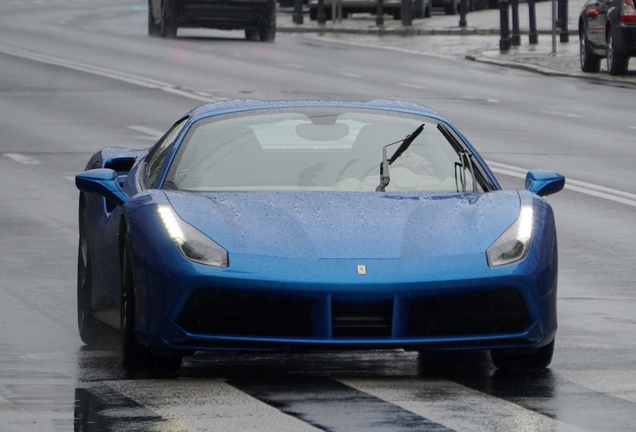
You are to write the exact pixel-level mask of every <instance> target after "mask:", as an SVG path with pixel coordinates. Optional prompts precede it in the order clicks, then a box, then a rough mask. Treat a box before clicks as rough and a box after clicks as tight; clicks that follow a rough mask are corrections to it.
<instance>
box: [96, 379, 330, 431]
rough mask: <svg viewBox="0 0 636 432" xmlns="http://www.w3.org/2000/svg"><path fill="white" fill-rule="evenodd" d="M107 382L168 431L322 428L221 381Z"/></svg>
mask: <svg viewBox="0 0 636 432" xmlns="http://www.w3.org/2000/svg"><path fill="white" fill-rule="evenodd" d="M105 384H107V385H108V386H110V387H111V388H113V389H115V390H116V391H118V392H120V393H122V394H123V395H125V396H127V397H129V398H130V399H132V400H134V401H136V402H137V403H139V404H141V405H143V406H144V407H145V408H148V409H150V410H152V411H154V412H155V413H157V414H158V415H160V416H161V417H163V418H164V419H165V420H167V421H168V423H169V425H168V427H166V428H165V430H179V431H181V430H187V431H204V430H205V431H222V432H226V431H237V432H240V431H260V430H271V431H277V432H285V431H290V432H296V431H298V432H304V431H307V432H316V431H318V430H319V429H317V428H314V427H313V426H311V425H309V424H308V423H305V422H303V421H301V420H298V419H297V418H295V417H292V416H290V415H287V414H285V413H283V412H281V411H279V410H278V409H276V408H273V407H271V406H269V405H267V404H265V403H264V402H261V401H259V400H258V399H255V398H253V397H251V396H249V395H248V394H246V393H243V392H242V391H240V390H238V389H236V388H234V387H232V386H230V385H228V384H226V383H225V382H224V381H222V380H216V379H211V380H202V379H197V380H190V379H176V380H127V381H106V382H105Z"/></svg>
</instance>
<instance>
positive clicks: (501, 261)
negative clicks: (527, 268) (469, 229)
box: [486, 205, 534, 267]
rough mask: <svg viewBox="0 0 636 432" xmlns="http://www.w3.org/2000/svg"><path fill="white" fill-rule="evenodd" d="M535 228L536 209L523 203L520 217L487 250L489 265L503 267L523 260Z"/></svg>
mask: <svg viewBox="0 0 636 432" xmlns="http://www.w3.org/2000/svg"><path fill="white" fill-rule="evenodd" d="M533 230H534V211H533V209H532V206H531V205H522V206H521V210H520V211H519V218H518V219H517V221H516V222H515V223H514V224H512V226H511V227H510V228H508V229H507V230H506V232H505V233H503V234H502V235H501V236H500V237H499V238H498V239H497V241H495V242H494V243H493V244H492V246H490V247H489V248H488V250H487V251H486V256H487V257H488V265H489V266H490V267H501V266H504V265H507V264H512V263H514V262H517V261H521V260H522V259H524V258H525V257H526V255H527V254H528V249H529V248H530V240H532V232H533Z"/></svg>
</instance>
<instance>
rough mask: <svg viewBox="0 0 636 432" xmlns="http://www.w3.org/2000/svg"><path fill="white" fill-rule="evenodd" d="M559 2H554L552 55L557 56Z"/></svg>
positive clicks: (553, 0)
mask: <svg viewBox="0 0 636 432" xmlns="http://www.w3.org/2000/svg"><path fill="white" fill-rule="evenodd" d="M556 18H557V0H552V55H556V53H557V49H556V23H557V19H556Z"/></svg>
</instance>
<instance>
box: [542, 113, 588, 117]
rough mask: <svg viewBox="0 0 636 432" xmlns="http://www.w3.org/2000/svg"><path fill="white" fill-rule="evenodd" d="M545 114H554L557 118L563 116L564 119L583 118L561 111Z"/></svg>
mask: <svg viewBox="0 0 636 432" xmlns="http://www.w3.org/2000/svg"><path fill="white" fill-rule="evenodd" d="M543 112H544V113H546V114H552V115H557V116H562V117H570V118H583V116H582V115H578V114H569V113H565V112H560V111H543Z"/></svg>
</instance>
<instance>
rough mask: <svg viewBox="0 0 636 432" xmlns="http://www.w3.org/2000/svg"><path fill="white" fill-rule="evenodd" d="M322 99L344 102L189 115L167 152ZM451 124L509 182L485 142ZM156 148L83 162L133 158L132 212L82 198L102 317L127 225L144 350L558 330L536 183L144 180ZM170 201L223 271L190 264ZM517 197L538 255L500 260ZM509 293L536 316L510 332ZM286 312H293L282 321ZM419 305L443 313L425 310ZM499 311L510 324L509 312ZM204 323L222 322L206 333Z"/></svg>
mask: <svg viewBox="0 0 636 432" xmlns="http://www.w3.org/2000/svg"><path fill="white" fill-rule="evenodd" d="M321 104H324V106H333V105H335V103H334V102H320V101H302V102H296V101H283V102H260V101H251V100H247V101H231V102H221V103H215V104H209V105H205V106H203V107H200V108H197V109H195V110H193V111H191V112H190V113H189V114H188V115H187V117H188V124H187V125H186V126H185V127H184V128H183V130H182V131H181V132H180V134H179V137H177V139H176V141H175V145H174V148H173V149H172V150H171V154H170V156H169V157H168V160H170V159H171V158H173V157H174V155H175V153H176V151H177V149H178V146H179V144H180V142H181V140H182V139H183V136H184V135H185V133H186V132H187V129H188V128H189V126H190V125H191V124H192V123H195V122H196V121H198V120H200V119H202V118H206V117H210V116H214V115H219V114H227V113H232V112H240V111H247V110H256V109H268V108H276V107H279V108H280V107H285V108H287V107H295V106H321ZM339 104H341V105H342V106H348V107H349V106H351V107H361V108H367V109H379V110H391V111H396V112H406V113H411V114H421V115H425V116H429V117H432V118H434V119H436V120H438V121H440V122H444V123H446V124H448V125H449V126H450V124H449V123H448V122H447V121H446V120H445V119H443V118H442V117H441V116H440V115H439V114H438V113H436V112H434V111H432V110H430V109H427V108H424V107H421V106H418V105H414V104H408V103H398V102H391V101H371V102H368V103H356V102H341V103H339ZM451 127H452V126H451ZM453 130H454V131H455V132H456V133H457V135H458V136H459V137H460V138H461V139H462V140H464V141H465V144H466V146H468V147H469V148H470V149H471V150H472V151H473V152H474V154H475V158H476V159H477V161H478V163H480V164H481V165H483V166H484V170H485V172H487V173H488V175H489V176H490V177H491V180H492V183H493V184H494V185H495V187H496V188H497V189H500V187H499V185H498V183H497V182H496V179H495V178H494V176H493V175H492V173H491V172H490V171H489V169H488V168H487V166H486V165H485V163H484V162H483V160H482V159H481V158H480V157H479V155H478V154H477V152H476V151H475V150H474V149H473V148H472V147H471V146H470V144H469V143H468V142H467V141H466V140H465V138H464V137H463V136H462V135H461V134H460V133H459V132H458V131H456V130H455V129H454V128H453ZM146 154H147V151H145V150H144V151H136V150H129V149H121V148H114V147H109V148H105V149H102V150H100V151H99V152H98V153H96V154H95V155H94V156H93V158H91V160H90V161H89V164H88V165H87V169H91V168H104V167H109V166H110V167H113V169H116V168H118V167H119V168H122V169H121V170H120V171H118V172H120V173H121V180H122V187H123V190H124V191H125V192H126V193H127V194H128V195H129V196H130V197H131V198H130V200H129V201H128V202H127V203H125V204H124V205H122V206H116V207H113V206H110V207H109V206H108V203H107V202H106V201H105V200H104V199H103V198H100V197H95V196H91V195H88V194H83V195H82V196H81V201H80V207H81V209H82V206H83V211H84V212H85V216H84V222H83V223H84V224H85V229H84V231H83V232H84V233H85V235H86V236H87V238H88V242H89V244H90V245H91V259H92V263H93V292H94V296H93V305H92V306H93V308H94V309H95V311H97V312H96V316H98V317H99V316H100V315H99V313H100V311H104V312H108V311H110V312H113V313H115V312H116V311H118V310H119V307H120V305H119V292H120V287H119V283H118V282H119V279H120V278H121V273H120V271H121V256H120V255H121V244H120V242H119V237H118V235H119V233H120V232H121V230H122V227H124V226H125V229H126V230H127V235H128V238H129V241H130V246H131V250H132V258H133V262H134V280H135V289H136V291H135V298H136V307H137V310H136V322H135V330H136V332H137V337H138V339H139V341H140V342H141V343H143V344H145V345H147V346H150V347H152V348H157V349H172V350H179V351H183V352H191V351H196V350H225V349H232V350H243V349H249V350H288V349H296V348H298V349H310V348H357V347H361V348H367V347H376V348H396V347H397V348H405V349H420V348H427V347H428V348H436V349H496V348H532V347H539V346H543V345H546V344H548V343H550V342H551V341H552V340H553V339H554V335H555V333H556V330H557V315H556V291H557V274H558V268H557V267H558V264H557V261H558V260H557V241H556V227H555V222H554V215H553V212H552V209H551V207H550V205H549V204H548V203H547V202H546V201H545V200H544V199H543V198H541V197H539V196H537V195H534V194H532V193H530V192H528V191H525V190H521V191H502V190H494V191H491V192H488V193H452V194H449V193H413V192H404V193H397V192H386V193H368V192H248V193H189V192H181V191H172V190H162V189H160V188H157V189H146V190H144V188H143V187H142V182H141V181H140V174H139V173H140V166H141V164H142V163H143V159H144V157H145V155H146ZM168 165H169V163H166V167H167V166H168ZM166 170H167V168H165V169H164V172H163V174H162V175H161V176H160V179H161V180H160V181H159V186H160V184H161V182H162V181H163V179H164V178H165V175H166ZM116 171H117V170H116ZM159 204H167V205H170V206H171V207H172V208H173V209H174V211H175V212H176V213H177V214H178V216H179V217H180V218H181V219H183V220H184V221H185V222H187V223H188V224H190V225H191V226H193V227H195V228H196V229H197V230H199V231H200V232H202V233H203V234H205V235H206V236H208V237H209V238H211V239H213V240H214V241H215V242H216V243H218V244H219V245H220V246H222V247H223V248H224V249H225V250H227V252H228V256H229V266H228V267H227V268H216V267H211V266H207V265H203V264H199V263H196V262H193V261H190V260H188V259H186V258H185V257H184V256H183V254H182V253H181V252H180V251H179V250H178V248H177V247H176V246H175V244H174V243H173V241H172V240H171V239H170V238H169V237H168V236H167V235H166V234H165V228H164V225H163V223H162V221H161V219H160V217H159V214H158V212H157V205H159ZM521 205H532V206H533V209H534V232H533V234H532V235H533V237H532V241H531V244H530V248H529V251H528V253H527V256H526V257H525V258H524V259H523V260H521V261H519V262H517V263H514V264H510V265H505V266H501V267H497V268H491V267H490V266H489V265H488V260H487V258H486V250H487V249H488V248H489V247H490V246H491V245H492V244H493V243H494V242H495V241H496V240H497V239H498V238H499V236H501V235H502V233H504V231H506V229H508V228H509V227H510V226H511V225H512V224H513V223H515V221H516V220H517V218H518V216H519V210H520V207H521ZM359 266H364V271H361V270H360V267H359ZM500 298H504V299H505V300H502V301H504V302H507V303H506V305H507V304H512V305H516V306H515V307H517V306H518V309H519V310H521V309H523V310H524V311H523V313H521V312H519V313H518V314H517V315H515V318H514V320H513V321H514V323H513V324H510V325H508V326H507V327H506V325H503V326H500V325H499V324H498V323H497V322H494V321H493V320H491V319H490V318H483V316H484V314H485V311H486V310H488V308H489V307H490V308H494V310H495V312H496V309H497V307H496V306H490V305H491V304H494V303H496V302H497V301H499V300H497V299H500ZM193 299H194V300H193ZM459 301H460V302H462V304H463V305H464V306H462V308H463V309H461V311H456V310H453V308H452V307H451V306H449V305H451V304H454V303H453V302H459ZM224 302H226V303H224ZM208 303H209V305H208ZM215 304H223V305H224V304H227V305H228V306H227V307H228V313H229V314H232V313H234V314H235V315H234V316H235V319H234V321H232V320H230V321H232V322H230V323H228V322H223V323H219V324H218V326H217V327H214V325H217V324H214V325H212V324H205V323H201V319H200V318H197V317H198V316H200V315H197V314H199V313H200V312H201V311H200V308H201V307H204V306H205V307H209V308H211V309H209V310H215V309H214V308H215V307H216V306H215ZM234 304H242V305H244V307H246V308H247V309H246V312H245V313H246V314H252V315H253V321H254V322H253V323H252V322H251V321H248V320H247V319H246V318H244V317H242V316H241V314H239V313H238V312H237V311H234V310H233V309H232V307H234V306H232V305H234ZM202 305H203V306H202ZM502 308H503V306H502ZM503 309H505V308H503ZM503 309H502V310H503ZM185 311H189V312H187V313H186V312H185ZM276 311H278V312H279V315H281V314H282V315H285V316H286V317H283V318H280V317H274V318H272V317H273V316H275V312H276ZM281 311H282V312H281ZM416 311H417V314H419V315H421V316H429V315H430V316H434V318H431V320H430V321H427V320H428V318H426V317H425V318H422V319H420V318H417V319H416V318H415V315H416V313H415V312H416ZM497 313H499V312H497ZM187 314H190V315H188V317H185V315H187ZM471 314H474V316H472V315H471ZM358 315H360V316H361V317H362V319H366V320H368V321H369V322H370V323H371V324H370V326H371V327H374V326H376V327H377V331H375V330H374V331H372V332H371V333H370V334H366V333H365V334H358V333H357V331H354V330H351V329H350V327H351V326H350V325H349V324H350V321H351V319H353V318H352V317H354V318H355V317H356V316H358ZM522 315H523V316H522ZM104 316H105V315H104ZM259 317H260V318H263V317H264V319H263V320H262V321H259ZM496 319H507V318H506V316H505V313H501V314H499V315H497V316H496ZM496 319H495V321H496ZM197 320H198V321H197ZM267 320H269V322H264V321H267ZM374 320H375V321H374ZM458 320H459V321H462V326H461V327H458V328H455V327H453V326H454V324H453V322H452V321H458ZM480 320H481V321H480ZM491 321H493V322H491ZM248 324H249V325H252V324H253V326H252V327H249V325H248ZM208 325H209V326H212V327H214V328H219V329H222V330H220V331H218V332H210V331H208V330H206V329H208V328H210V327H206V326H208ZM233 325H234V327H233ZM246 329H247V330H246Z"/></svg>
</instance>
